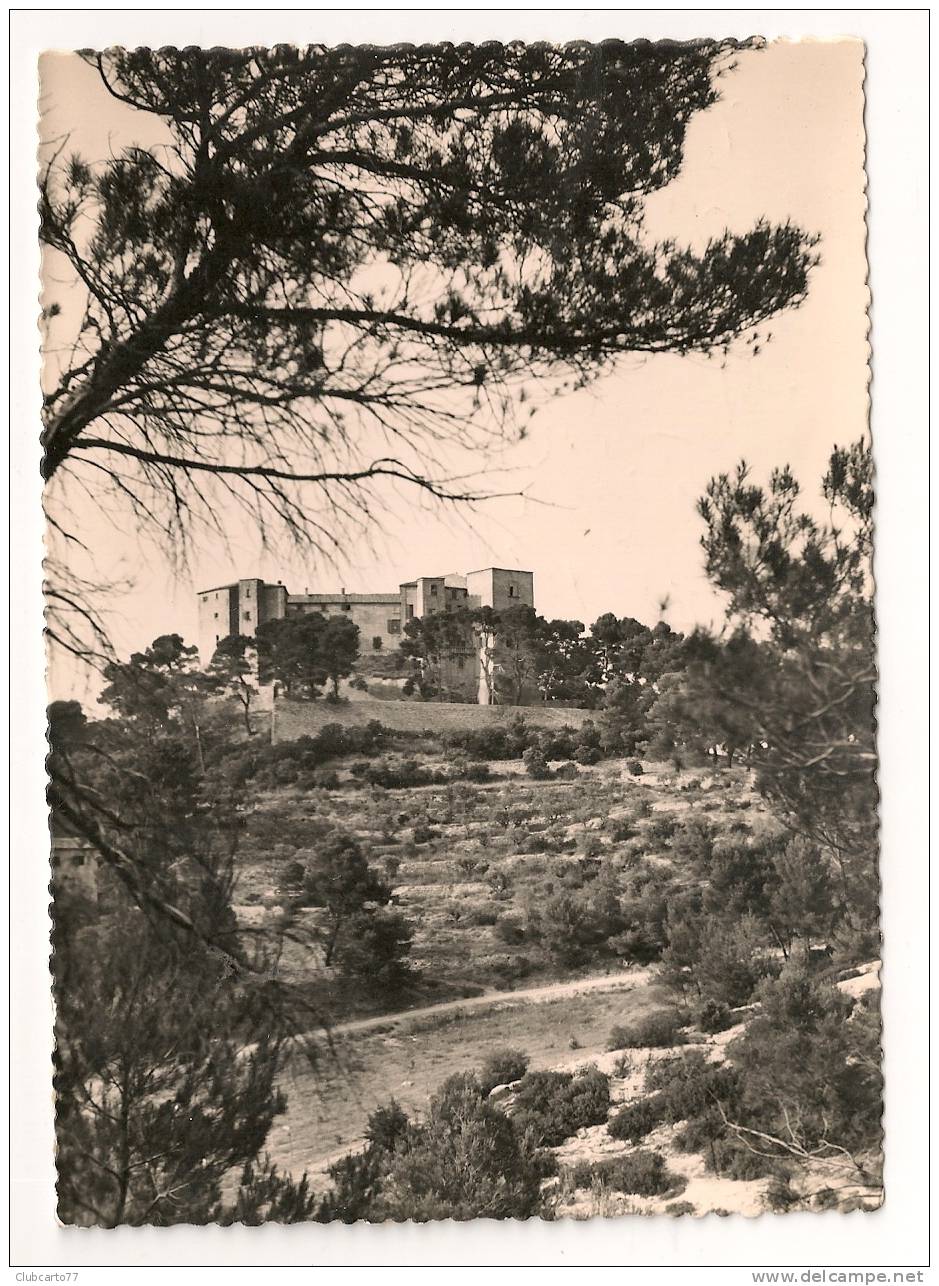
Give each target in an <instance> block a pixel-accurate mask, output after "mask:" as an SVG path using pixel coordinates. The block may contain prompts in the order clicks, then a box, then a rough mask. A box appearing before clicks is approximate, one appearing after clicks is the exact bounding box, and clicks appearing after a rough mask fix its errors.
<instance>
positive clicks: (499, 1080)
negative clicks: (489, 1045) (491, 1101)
mask: <svg viewBox="0 0 939 1286" xmlns="http://www.w3.org/2000/svg"><path fill="white" fill-rule="evenodd" d="M527 1071H528V1055H527V1054H523V1053H522V1051H521V1050H520V1049H497V1050H494V1051H493V1052H492V1053H491V1054H490V1055H489V1057H488V1058H487V1059H486V1061H485V1062H484V1063H483V1065H482V1067H481V1068H480V1069H479V1073H478V1079H479V1088H480V1089H481V1090H482V1092H483V1094H489V1093H490V1092H491V1091H492V1090H494V1089H495V1087H496V1086H497V1085H509V1084H511V1082H512V1081H520V1080H521V1079H522V1077H523V1076H524V1075H525V1073H526V1072H527Z"/></svg>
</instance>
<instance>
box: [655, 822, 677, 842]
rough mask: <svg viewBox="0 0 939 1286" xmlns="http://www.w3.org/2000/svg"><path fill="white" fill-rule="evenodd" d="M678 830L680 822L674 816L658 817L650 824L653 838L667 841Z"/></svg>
mask: <svg viewBox="0 0 939 1286" xmlns="http://www.w3.org/2000/svg"><path fill="white" fill-rule="evenodd" d="M677 830H678V823H677V822H676V821H675V819H674V817H656V818H655V819H654V821H652V822H650V824H649V835H650V837H651V838H652V839H654V840H658V841H660V842H661V843H665V842H667V841H668V840H670V839H671V838H672V836H673V835H674V834H675V832H676V831H677Z"/></svg>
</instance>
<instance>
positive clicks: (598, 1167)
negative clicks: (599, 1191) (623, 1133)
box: [573, 1152, 687, 1197]
mask: <svg viewBox="0 0 939 1286" xmlns="http://www.w3.org/2000/svg"><path fill="white" fill-rule="evenodd" d="M573 1183H574V1186H575V1187H576V1188H589V1187H591V1186H592V1185H593V1184H594V1183H599V1184H601V1185H602V1186H603V1187H604V1188H611V1189H612V1190H613V1191H614V1192H626V1193H629V1194H630V1195H632V1196H636V1197H661V1196H664V1195H665V1194H666V1193H669V1192H671V1193H678V1192H682V1191H683V1190H684V1188H685V1186H686V1184H687V1180H686V1179H685V1178H684V1177H683V1176H682V1175H677V1174H673V1173H672V1171H671V1170H669V1168H668V1166H667V1165H666V1164H665V1158H664V1157H663V1156H662V1155H661V1153H659V1152H630V1153H629V1154H628V1155H627V1156H622V1157H610V1158H609V1159H608V1160H605V1161H594V1162H581V1163H580V1164H579V1165H577V1166H575V1167H574V1172H573Z"/></svg>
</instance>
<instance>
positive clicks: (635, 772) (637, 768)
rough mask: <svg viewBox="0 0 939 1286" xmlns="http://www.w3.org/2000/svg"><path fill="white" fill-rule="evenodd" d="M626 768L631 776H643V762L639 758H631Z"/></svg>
mask: <svg viewBox="0 0 939 1286" xmlns="http://www.w3.org/2000/svg"><path fill="white" fill-rule="evenodd" d="M626 768H627V771H628V772H629V774H630V776H631V777H641V776H642V771H643V770H642V764H641V763H640V761H639V760H638V759H630V761H629V763H628V764H627V765H626Z"/></svg>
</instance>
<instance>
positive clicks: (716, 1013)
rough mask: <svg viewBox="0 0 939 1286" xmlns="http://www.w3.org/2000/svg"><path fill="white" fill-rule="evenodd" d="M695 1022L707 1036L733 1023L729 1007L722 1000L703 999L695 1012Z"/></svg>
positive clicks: (723, 1029) (724, 1029) (725, 1028)
mask: <svg viewBox="0 0 939 1286" xmlns="http://www.w3.org/2000/svg"><path fill="white" fill-rule="evenodd" d="M694 1020H695V1023H696V1024H697V1025H698V1027H699V1028H700V1029H701V1031H703V1032H706V1033H707V1034H708V1035H709V1036H711V1035H713V1034H714V1033H715V1032H719V1031H726V1030H727V1028H728V1027H732V1026H733V1025H734V1019H733V1017H732V1015H731V1012H730V1009H729V1007H728V1006H727V1005H725V1004H724V1002H723V1001H722V1000H705V1001H704V1003H703V1004H702V1005H701V1006H700V1008H699V1009H698V1012H697V1013H696V1014H695V1019H694Z"/></svg>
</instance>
